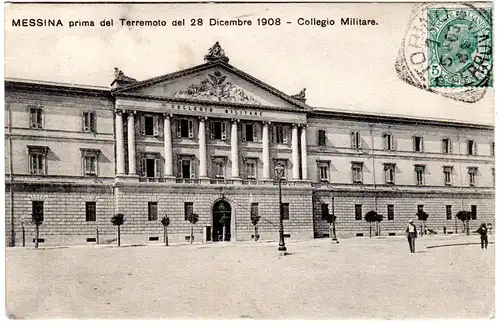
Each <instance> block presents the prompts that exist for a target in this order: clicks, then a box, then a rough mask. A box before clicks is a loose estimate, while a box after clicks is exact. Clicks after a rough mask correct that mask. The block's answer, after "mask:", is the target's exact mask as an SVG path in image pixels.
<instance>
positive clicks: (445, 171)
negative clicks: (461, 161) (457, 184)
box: [443, 166, 453, 185]
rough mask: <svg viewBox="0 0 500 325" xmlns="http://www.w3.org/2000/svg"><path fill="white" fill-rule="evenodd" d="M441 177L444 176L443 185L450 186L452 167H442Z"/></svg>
mask: <svg viewBox="0 0 500 325" xmlns="http://www.w3.org/2000/svg"><path fill="white" fill-rule="evenodd" d="M443 175H444V185H451V184H452V182H451V181H452V175H453V167H452V166H444V167H443Z"/></svg>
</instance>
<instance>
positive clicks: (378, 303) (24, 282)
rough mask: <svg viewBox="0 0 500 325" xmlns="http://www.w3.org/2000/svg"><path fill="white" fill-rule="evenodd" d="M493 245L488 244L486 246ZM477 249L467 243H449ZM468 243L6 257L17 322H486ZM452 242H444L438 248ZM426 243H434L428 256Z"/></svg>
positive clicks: (489, 257)
mask: <svg viewBox="0 0 500 325" xmlns="http://www.w3.org/2000/svg"><path fill="white" fill-rule="evenodd" d="M492 240H493V239H491V238H490V241H492ZM472 242H475V243H477V244H475V245H454V244H467V243H472ZM478 243H479V237H478V236H469V237H466V236H447V237H445V236H441V237H438V236H436V237H425V238H418V239H417V253H416V254H410V253H409V249H408V244H407V241H406V238H404V237H385V238H382V237H380V238H372V239H369V238H349V239H342V240H341V242H340V244H338V245H334V244H331V242H330V241H329V240H328V239H320V240H311V241H304V242H287V248H288V251H289V252H290V253H292V254H291V255H289V256H280V255H279V254H278V251H277V243H276V242H272V243H269V242H268V243H237V244H232V243H219V244H210V245H192V246H189V245H183V246H170V247H164V246H159V245H157V246H141V247H121V248H115V247H95V246H94V247H71V248H55V249H41V250H38V251H35V250H34V249H28V248H11V249H7V250H6V272H7V282H6V286H7V288H6V289H7V298H6V299H7V313H8V314H10V315H12V317H15V318H54V317H65V318H70V317H71V318H212V319H220V318H224V319H229V318H231V319H235V318H236V319H237V318H240V319H241V318H256V319H263V318H265V319H297V318H308V319H338V318H358V319H359V318H378V319H406V318H428V317H432V318H436V317H439V318H464V317H474V318H490V317H492V316H493V315H494V310H493V308H494V307H493V306H494V248H495V246H494V245H491V246H490V247H489V249H488V250H481V248H480V246H479V244H478ZM444 245H451V246H444ZM432 246H438V247H433V248H428V247H432Z"/></svg>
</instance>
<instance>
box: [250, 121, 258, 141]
mask: <svg viewBox="0 0 500 325" xmlns="http://www.w3.org/2000/svg"><path fill="white" fill-rule="evenodd" d="M251 125H252V131H253V142H259V130H258V128H259V127H258V124H256V123H253V124H251Z"/></svg>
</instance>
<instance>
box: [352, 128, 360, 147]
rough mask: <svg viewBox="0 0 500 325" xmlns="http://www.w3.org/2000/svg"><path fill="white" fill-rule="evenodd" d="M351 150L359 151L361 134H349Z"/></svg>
mask: <svg viewBox="0 0 500 325" xmlns="http://www.w3.org/2000/svg"><path fill="white" fill-rule="evenodd" d="M351 148H354V149H361V134H360V133H359V132H358V131H353V132H351Z"/></svg>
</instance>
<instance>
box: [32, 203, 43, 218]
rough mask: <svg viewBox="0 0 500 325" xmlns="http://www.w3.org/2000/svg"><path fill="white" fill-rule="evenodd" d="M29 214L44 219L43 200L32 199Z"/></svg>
mask: <svg viewBox="0 0 500 325" xmlns="http://www.w3.org/2000/svg"><path fill="white" fill-rule="evenodd" d="M31 214H32V215H33V216H38V217H40V219H41V220H42V221H44V215H43V201H32V202H31Z"/></svg>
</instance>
